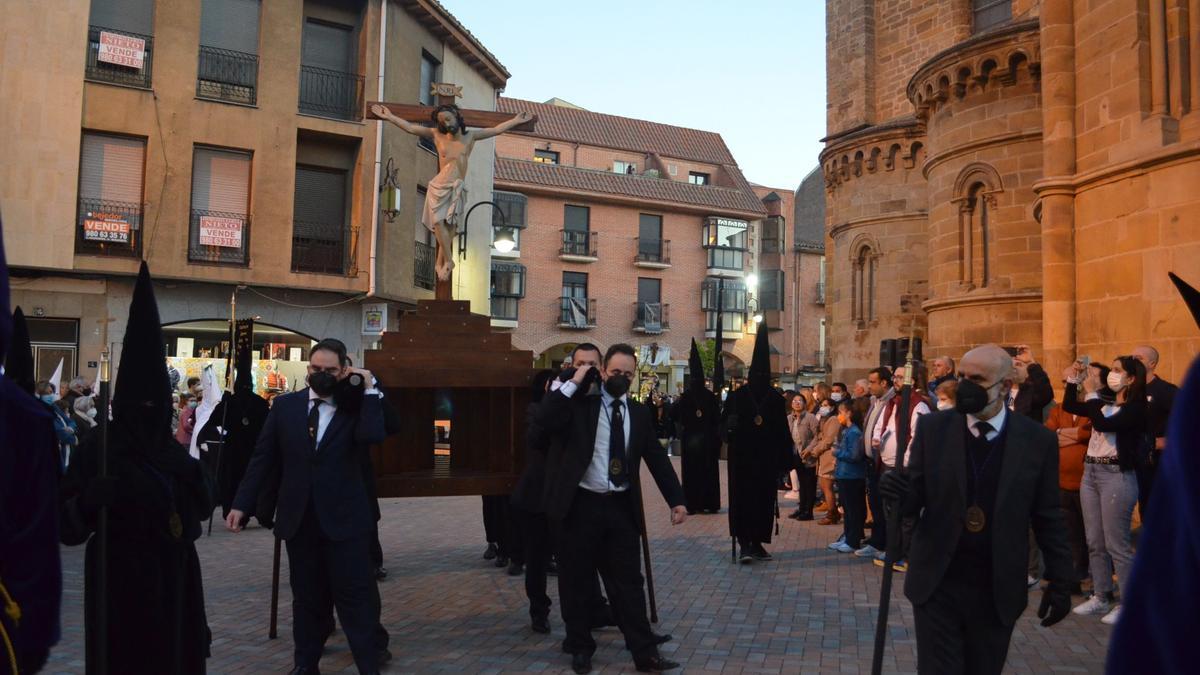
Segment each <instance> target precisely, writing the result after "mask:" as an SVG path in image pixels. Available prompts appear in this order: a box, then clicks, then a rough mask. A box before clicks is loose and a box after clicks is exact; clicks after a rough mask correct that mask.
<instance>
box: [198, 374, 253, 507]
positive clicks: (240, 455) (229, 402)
mask: <svg viewBox="0 0 1200 675" xmlns="http://www.w3.org/2000/svg"><path fill="white" fill-rule="evenodd" d="M270 411H271V407H270V406H269V405H267V401H266V400H265V399H264V398H262V397H261V396H259V395H258V394H255V393H254V392H252V391H248V390H244V389H239V390H237V391H235V392H233V393H232V394H229V393H227V394H225V396H223V397H222V398H221V402H220V403H218V404H217V407H216V408H214V409H213V412H212V415H211V416H209V418H208V422H207V423H206V424H205V425H204V428H202V429H197V430H196V433H197V434H198V436H197V440H196V443H197V445H199V444H201V443H209V444H210V445H209V448H211V449H210V450H209V451H208V452H207V453H201V455H200V457H201V459H203V460H204V461H205V463H206V465H207V466H208V468H209V474H210V475H212V476H214V477H215V478H216V483H217V501H218V503H220V505H221V514H222V516H225V517H228V516H229V510H230V509H231V508H233V497H234V495H236V494H237V489H238V485H240V484H241V482H242V476H244V475H245V474H246V467H247V466H248V465H249V464H250V457H251V455H253V454H254V444H255V443H256V442H257V441H258V434H259V432H260V431H262V428H263V424H264V423H265V422H266V421H267V413H269V412H270ZM222 424H224V427H225V429H226V431H227V432H228V433H227V435H226V437H225V447H223V448H221V449H220V450H219V451H218V450H217V448H218V447H219V446H217V445H216V444H215V443H214V441H220V440H221V437H220V434H219V433H218V432H217V428H218V427H220V426H222ZM218 452H219V453H220V459H219V460H218V454H217V453H218Z"/></svg>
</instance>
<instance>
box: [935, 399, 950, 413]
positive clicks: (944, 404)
mask: <svg viewBox="0 0 1200 675" xmlns="http://www.w3.org/2000/svg"><path fill="white" fill-rule="evenodd" d="M937 409H938V410H954V404H953V403H951V402H950V401H947V400H945V399H938V402H937Z"/></svg>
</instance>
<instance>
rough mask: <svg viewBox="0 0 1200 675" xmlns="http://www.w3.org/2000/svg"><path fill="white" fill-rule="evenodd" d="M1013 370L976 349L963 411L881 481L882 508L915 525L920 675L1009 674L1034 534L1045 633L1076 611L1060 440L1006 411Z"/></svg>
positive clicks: (926, 429)
mask: <svg viewBox="0 0 1200 675" xmlns="http://www.w3.org/2000/svg"><path fill="white" fill-rule="evenodd" d="M1012 371H1013V361H1012V358H1011V357H1010V356H1008V354H1007V353H1006V352H1005V351H1004V350H1003V349H1001V348H1000V347H998V346H996V345H985V346H982V347H979V348H977V349H974V350H971V351H970V352H967V354H966V356H964V357H963V359H962V362H961V363H960V365H959V375H960V380H959V385H958V399H957V404H956V408H955V410H953V411H945V412H938V413H932V414H929V415H924V416H922V417H921V419H920V421H919V422H918V424H917V432H916V436H915V438H914V441H913V444H912V457H911V459H910V461H909V462H908V472H907V475H905V474H904V473H903V472H900V471H892V472H889V473H887V474H884V476H883V477H882V478H880V491H881V493H882V494H883V496H884V498H885V499H890V500H892V501H893V503H894V502H897V501H898V502H900V503H901V505H902V512H903V513H904V514H905V515H908V516H914V517H916V518H917V523H916V529H915V531H914V533H913V538H912V546H911V548H910V549H909V554H908V559H909V572H908V577H907V579H905V584H904V593H905V595H907V596H908V599H909V600H911V601H912V603H913V616H914V619H915V622H916V633H917V668H918V670H919V671H920V672H921V673H972V674H973V675H974V674H977V673H981V674H986V673H1000V672H1001V670H1002V669H1003V668H1004V661H1005V658H1006V656H1007V654H1008V643H1009V640H1010V638H1011V637H1012V630H1013V625H1014V623H1015V622H1016V620H1017V618H1018V617H1020V616H1021V612H1023V611H1024V609H1025V606H1026V605H1027V604H1028V588H1027V586H1026V579H1025V570H1026V560H1027V557H1028V546H1029V538H1028V535H1027V533H1028V531H1029V528H1030V526H1031V525H1032V527H1033V532H1034V534H1035V535H1036V538H1037V544H1038V546H1039V547H1041V549H1042V553H1043V556H1044V559H1045V563H1046V574H1045V576H1046V579H1048V580H1049V582H1050V583H1049V585H1048V586H1047V588H1046V590H1045V591H1044V592H1043V594H1042V603H1041V606H1040V608H1039V609H1038V616H1039V617H1040V618H1042V619H1043V621H1042V625H1043V626H1050V625H1053V624H1055V623H1057V622H1058V621H1060V620H1062V618H1063V617H1064V616H1066V615H1067V613H1068V612H1069V611H1070V602H1071V596H1070V580H1071V569H1072V567H1071V551H1070V548H1069V547H1068V545H1067V536H1066V526H1065V524H1064V521H1063V516H1062V508H1061V506H1060V504H1059V491H1058V444H1057V441H1056V440H1055V437H1054V434H1053V433H1052V432H1050V431H1049V430H1047V429H1046V428H1045V427H1043V426H1041V425H1040V424H1037V423H1036V422H1034V421H1033V420H1031V419H1029V418H1028V417H1026V416H1024V415H1018V414H1014V413H1013V412H1012V411H1010V410H1008V408H1007V407H1006V406H1005V394H1006V393H1007V392H1008V390H1009V388H1010V387H1011V386H1012V382H1013V372H1012Z"/></svg>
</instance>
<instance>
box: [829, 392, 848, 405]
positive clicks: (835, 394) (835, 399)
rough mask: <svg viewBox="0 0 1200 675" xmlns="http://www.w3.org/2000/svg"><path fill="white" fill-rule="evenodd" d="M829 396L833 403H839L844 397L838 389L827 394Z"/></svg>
mask: <svg viewBox="0 0 1200 675" xmlns="http://www.w3.org/2000/svg"><path fill="white" fill-rule="evenodd" d="M829 398H831V399H833V402H834V403H841V402H842V399H843V398H845V394H843V393H842V392H840V391H835V392H833V393H832V394H830V395H829Z"/></svg>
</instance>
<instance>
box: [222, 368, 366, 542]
mask: <svg viewBox="0 0 1200 675" xmlns="http://www.w3.org/2000/svg"><path fill="white" fill-rule="evenodd" d="M384 436H385V433H384V423H383V408H382V401H381V400H380V399H379V397H377V396H366V397H364V399H363V404H362V409H361V410H359V411H358V414H357V415H351V414H350V413H348V412H346V411H345V410H344V409H343V408H341V407H339V408H338V409H337V411H336V412H335V413H334V415H333V419H331V420H330V421H329V427H328V428H327V429H326V430H325V434H324V436H322V437H321V444H320V446H319V447H318V448H317V449H316V451H315V452H314V451H313V448H312V441H311V440H309V437H308V389H307V388H305V389H302V390H300V391H297V392H293V393H291V394H285V395H283V396H280V397H278V398H276V399H275V402H274V404H272V406H271V413H270V414H269V415H267V421H266V423H265V424H264V425H263V430H262V433H260V434H259V436H258V444H257V445H256V446H255V448H254V456H253V457H252V458H251V459H250V465H249V466H248V467H247V468H246V475H245V477H243V478H242V484H241V486H240V487H239V488H238V493H237V497H235V498H234V500H233V508H235V509H237V510H239V511H243V512H247V513H248V512H250V511H252V510H253V509H254V505H255V501H256V499H257V497H258V489H259V486H260V485H261V484H262V482H263V480H264V478H266V477H267V476H270V475H272V474H273V473H274V472H275V471H281V472H282V479H281V482H280V485H279V502H278V506H277V507H276V512H275V513H276V515H275V534H276V536H278V537H280V538H283V539H291V538H292V537H293V536H295V534H296V530H297V529H298V528H299V527H300V522H301V520H303V518H304V511H305V509H307V508H308V505H309V500H310V499H311V500H312V506H313V510H314V511H315V512H316V516H317V519H318V521H319V522H320V523H321V529H322V530H323V531H324V533H325V536H326V537H328V538H330V539H333V540H335V541H341V540H346V539H353V538H355V537H360V536H364V535H366V534H368V533H369V532H370V531H371V526H372V524H373V523H374V521H375V519H374V517H373V516H372V514H371V506H370V501H369V495H370V492H369V490H368V487H367V482H366V481H365V480H364V476H363V458H362V453H364V452H366V451H367V446H368V445H370V444H371V443H381V442H383V439H384Z"/></svg>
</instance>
